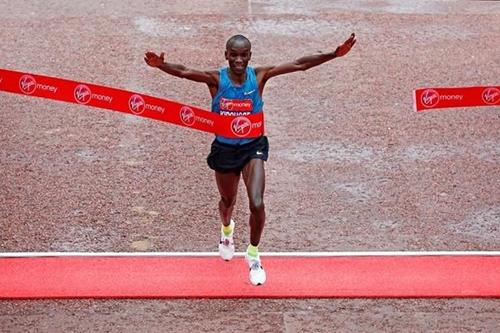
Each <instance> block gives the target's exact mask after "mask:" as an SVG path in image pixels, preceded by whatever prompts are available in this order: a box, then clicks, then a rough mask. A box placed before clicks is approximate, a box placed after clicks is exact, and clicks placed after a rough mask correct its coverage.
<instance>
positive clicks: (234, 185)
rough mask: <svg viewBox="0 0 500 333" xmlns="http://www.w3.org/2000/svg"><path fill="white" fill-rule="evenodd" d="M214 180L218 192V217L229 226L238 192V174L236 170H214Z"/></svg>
mask: <svg viewBox="0 0 500 333" xmlns="http://www.w3.org/2000/svg"><path fill="white" fill-rule="evenodd" d="M215 180H216V182H217V187H218V188H219V193H220V201H219V213H220V218H221V221H222V224H223V225H225V226H229V224H230V223H231V214H232V213H233V209H234V204H235V203H236V195H237V194H238V183H239V181H240V174H239V173H236V172H227V173H222V172H218V171H215Z"/></svg>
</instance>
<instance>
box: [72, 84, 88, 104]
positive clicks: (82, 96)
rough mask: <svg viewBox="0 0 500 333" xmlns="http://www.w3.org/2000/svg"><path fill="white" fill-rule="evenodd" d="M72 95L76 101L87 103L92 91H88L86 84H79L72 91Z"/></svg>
mask: <svg viewBox="0 0 500 333" xmlns="http://www.w3.org/2000/svg"><path fill="white" fill-rule="evenodd" d="M73 96H75V100H76V102H77V103H79V104H87V103H88V102H90V99H91V98H92V92H91V91H90V88H89V87H87V86H86V85H84V84H79V85H78V86H76V88H75V90H74V91H73Z"/></svg>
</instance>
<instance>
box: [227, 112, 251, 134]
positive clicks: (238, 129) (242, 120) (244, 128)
mask: <svg viewBox="0 0 500 333" xmlns="http://www.w3.org/2000/svg"><path fill="white" fill-rule="evenodd" d="M251 129H252V122H251V121H250V120H249V119H248V118H247V117H237V118H234V119H233V121H232V122H231V131H232V132H233V134H234V135H236V136H239V137H244V136H247V135H248V134H249V133H250V130H251Z"/></svg>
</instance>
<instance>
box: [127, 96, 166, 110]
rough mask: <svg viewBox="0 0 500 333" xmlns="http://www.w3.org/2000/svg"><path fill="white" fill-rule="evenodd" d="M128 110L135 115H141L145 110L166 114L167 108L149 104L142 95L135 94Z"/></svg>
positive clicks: (131, 97)
mask: <svg viewBox="0 0 500 333" xmlns="http://www.w3.org/2000/svg"><path fill="white" fill-rule="evenodd" d="M128 108H129V110H130V111H131V112H132V113H133V114H138V115H139V114H141V113H143V112H144V110H151V111H156V112H159V113H163V112H165V108H164V107H161V106H159V105H153V104H147V103H146V102H145V101H144V98H142V96H141V95H137V94H134V95H132V96H130V98H129V100H128Z"/></svg>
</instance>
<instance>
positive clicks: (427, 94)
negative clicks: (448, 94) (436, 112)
mask: <svg viewBox="0 0 500 333" xmlns="http://www.w3.org/2000/svg"><path fill="white" fill-rule="evenodd" d="M421 101H422V104H423V105H424V106H425V107H427V108H431V107H433V106H435V105H436V104H437V103H438V102H439V94H438V93H437V91H436V90H433V89H426V90H424V92H423V93H422V97H421Z"/></svg>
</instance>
